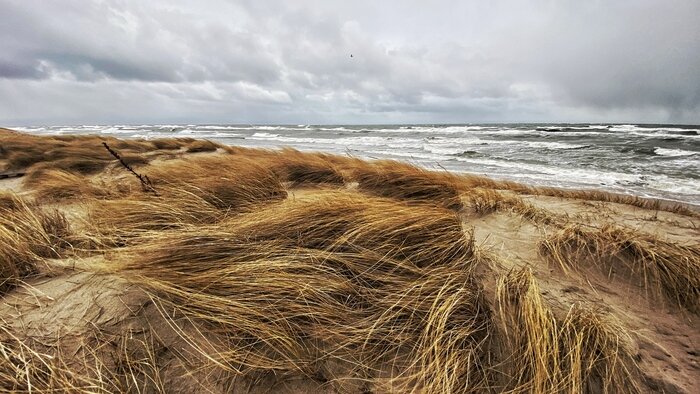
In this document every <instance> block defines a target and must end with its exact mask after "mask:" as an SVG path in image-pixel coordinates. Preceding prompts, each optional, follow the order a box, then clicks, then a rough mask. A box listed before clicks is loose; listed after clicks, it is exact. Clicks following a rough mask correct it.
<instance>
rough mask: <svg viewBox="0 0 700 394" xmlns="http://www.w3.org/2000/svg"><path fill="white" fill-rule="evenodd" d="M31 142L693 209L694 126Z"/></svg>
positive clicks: (237, 133)
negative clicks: (479, 177)
mask: <svg viewBox="0 0 700 394" xmlns="http://www.w3.org/2000/svg"><path fill="white" fill-rule="evenodd" d="M15 129H18V130H24V131H27V132H31V133H36V134H102V135H113V136H117V137H119V138H157V137H178V136H180V137H196V138H206V139H211V140H215V141H219V142H222V143H226V144H230V145H241V146H249V147H262V148H275V147H281V146H291V147H294V148H297V149H300V150H305V151H311V150H313V151H326V152H331V153H337V154H351V155H355V156H358V157H362V158H390V159H399V160H405V161H410V162H412V163H414V164H418V165H422V166H425V167H429V168H433V169H447V170H450V171H458V172H468V173H475V174H485V175H488V176H492V177H495V178H501V179H511V180H516V181H519V182H525V183H529V184H535V185H547V186H559V187H574V188H593V189H604V190H609V191H614V192H621V193H629V194H636V195H640V196H646V197H656V198H664V199H669V200H675V201H682V202H686V203H691V204H695V205H700V126H679V125H635V124H464V125H376V126H374V125H373V126H367V125H322V126H321V125H215V124H207V125H193V124H190V125H136V126H135V125H84V126H47V127H15Z"/></svg>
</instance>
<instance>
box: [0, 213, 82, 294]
mask: <svg viewBox="0 0 700 394" xmlns="http://www.w3.org/2000/svg"><path fill="white" fill-rule="evenodd" d="M15 204H16V205H15V206H13V207H12V209H6V208H0V295H1V294H2V293H5V292H6V291H8V290H9V289H11V288H13V287H14V286H16V285H17V284H18V283H19V282H20V281H21V280H22V279H23V278H25V277H27V276H29V275H31V274H33V273H35V272H36V271H37V267H36V265H37V263H38V262H40V261H41V259H42V258H53V257H58V256H60V254H61V252H62V251H63V250H64V249H66V248H68V247H70V244H69V243H68V239H69V236H70V234H71V232H70V226H69V224H68V221H67V220H66V218H65V216H63V214H62V213H60V212H59V211H55V210H54V211H47V210H43V209H41V208H38V207H34V206H30V205H28V204H27V203H25V202H24V201H22V200H16V201H15Z"/></svg>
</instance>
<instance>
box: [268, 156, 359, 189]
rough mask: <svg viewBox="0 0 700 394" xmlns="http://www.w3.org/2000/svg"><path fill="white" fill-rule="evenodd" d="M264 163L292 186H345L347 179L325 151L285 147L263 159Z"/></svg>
mask: <svg viewBox="0 0 700 394" xmlns="http://www.w3.org/2000/svg"><path fill="white" fill-rule="evenodd" d="M263 163H265V164H264V165H266V166H267V167H269V168H270V169H272V171H274V172H275V174H277V176H279V177H280V179H282V180H284V181H286V182H291V186H292V187H299V186H309V185H335V186H343V184H344V183H345V179H344V177H343V175H342V173H341V169H340V167H339V166H337V165H336V164H335V163H333V161H332V159H331V155H326V154H323V153H302V152H299V151H297V150H294V149H291V148H284V149H282V150H281V151H279V152H274V155H269V156H268V157H267V159H266V160H263Z"/></svg>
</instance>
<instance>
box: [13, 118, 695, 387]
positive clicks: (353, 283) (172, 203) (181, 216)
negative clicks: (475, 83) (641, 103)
mask: <svg viewBox="0 0 700 394" xmlns="http://www.w3.org/2000/svg"><path fill="white" fill-rule="evenodd" d="M103 143H106V144H107V145H108V146H109V147H110V149H112V150H113V151H114V152H115V153H117V154H118V155H119V157H120V158H121V159H122V161H123V162H124V163H126V164H127V165H128V166H129V167H130V168H131V169H132V170H133V171H134V172H135V173H136V174H139V175H141V176H142V179H141V180H140V179H138V178H137V177H136V176H135V175H134V174H133V173H131V172H129V171H128V170H127V169H126V168H125V166H124V165H122V163H120V162H119V161H118V160H117V159H116V158H115V157H114V156H113V155H112V154H111V153H110V152H108V151H107V149H105V148H104V146H103ZM0 174H5V175H6V176H5V177H2V178H3V179H0V299H2V302H1V303H0V391H4V392H30V391H31V392H50V391H64V390H67V391H73V392H180V391H189V392H214V393H219V392H244V393H247V392H250V393H269V392H275V393H278V392H279V393H285V392H286V393H307V392H314V393H316V392H318V393H336V392H339V393H346V392H347V393H355V392H357V393H387V392H395V393H406V392H420V393H461V392H465V393H490V392H513V393H551V392H568V393H578V392H590V393H598V392H607V393H618V392H631V393H637V392H642V393H646V392H666V393H694V392H697V390H698V388H699V387H700V354H699V353H700V348H698V346H699V344H700V328H698V327H700V318H699V316H698V313H700V243H698V240H699V239H700V212H699V211H698V210H697V209H696V208H694V207H689V206H683V205H675V204H671V203H667V202H663V201H655V200H648V199H642V198H637V197H633V196H624V195H613V194H609V193H604V192H597V191H573V190H562V189H554V188H535V187H529V186H527V185H521V184H517V183H513V182H506V181H496V180H492V179H489V178H485V177H477V176H464V175H457V174H450V173H447V172H432V171H427V170H424V169H420V168H417V167H414V166H411V165H409V164H405V163H399V162H393V161H363V160H359V159H356V158H352V157H342V156H334V155H327V154H322V153H303V152H298V151H295V150H292V149H283V150H279V151H271V150H257V149H247V148H240V147H228V146H222V145H218V144H215V143H212V142H208V141H198V140H194V139H161V140H150V141H147V140H118V139H115V138H103V137H98V136H85V137H76V136H56V137H38V136H32V135H27V134H21V133H15V132H12V131H10V130H5V129H2V130H0ZM143 179H147V180H146V181H144V180H143Z"/></svg>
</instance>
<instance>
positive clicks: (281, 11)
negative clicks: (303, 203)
mask: <svg viewBox="0 0 700 394" xmlns="http://www.w3.org/2000/svg"><path fill="white" fill-rule="evenodd" d="M0 14H1V15H2V18H1V19H0V51H1V53H2V56H0V123H2V124H4V125H31V124H86V123H219V122H227V123H294V124H298V123H398V122H407V123H452V122H647V123H656V122H659V123H661V122H671V123H700V73H699V72H698V70H700V24H698V23H697V22H696V20H695V19H696V18H697V15H700V2H698V1H696V0H670V1H669V0H666V1H662V0H656V1H650V0H634V1H633V0H619V1H546V0H539V1H535V0H532V1H516V0H512V1H490V2H476V1H474V2H461V1H434V2H429V3H426V2H422V1H384V2H377V1H354V2H340V1H323V0H317V1H306V0H302V1H294V2H288V1H253V0H250V1H236V2H234V1H223V0H222V1H202V2H190V1H165V0H163V1H148V2H144V1H125V0H102V1H84V0H80V1H77V0H63V1H51V2H45V1H26V0H0ZM351 55H352V57H351Z"/></svg>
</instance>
